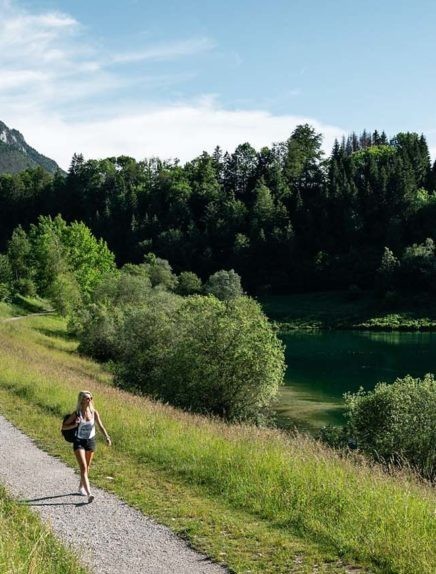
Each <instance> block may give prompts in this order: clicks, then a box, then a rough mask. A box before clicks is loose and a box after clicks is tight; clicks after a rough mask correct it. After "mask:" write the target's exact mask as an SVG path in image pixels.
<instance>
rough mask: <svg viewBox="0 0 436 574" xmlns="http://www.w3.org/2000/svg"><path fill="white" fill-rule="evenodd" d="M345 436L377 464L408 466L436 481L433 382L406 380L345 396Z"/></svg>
mask: <svg viewBox="0 0 436 574" xmlns="http://www.w3.org/2000/svg"><path fill="white" fill-rule="evenodd" d="M345 402H346V415H347V418H348V424H347V427H348V434H349V436H353V437H354V438H355V439H356V440H357V444H358V447H359V449H361V450H362V451H364V452H367V453H369V454H371V455H372V456H374V457H375V458H376V459H378V460H382V461H387V462H394V463H403V462H407V463H408V464H409V465H411V466H412V467H413V468H415V469H416V470H417V471H419V472H420V473H421V474H422V475H423V476H425V477H426V478H430V479H434V478H435V477H436V381H435V379H434V377H433V375H426V376H425V377H424V378H423V379H422V380H421V379H414V378H412V377H410V376H406V377H405V378H403V379H397V380H396V381H395V382H394V383H392V384H386V383H379V384H378V385H377V386H376V387H375V389H374V390H373V391H367V392H366V391H363V390H360V391H358V392H357V393H354V394H351V393H350V394H347V395H345Z"/></svg>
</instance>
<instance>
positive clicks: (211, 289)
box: [204, 269, 243, 301]
mask: <svg viewBox="0 0 436 574" xmlns="http://www.w3.org/2000/svg"><path fill="white" fill-rule="evenodd" d="M204 291H205V293H207V294H209V295H215V297H217V298H218V299H221V301H227V300H229V299H234V298H235V297H240V296H241V295H242V294H243V291H242V285H241V278H240V277H239V275H238V274H237V273H236V271H234V270H233V269H230V271H225V270H224V269H223V270H221V271H217V272H216V273H214V274H213V275H211V276H210V277H209V279H208V280H207V282H206V285H205V286H204Z"/></svg>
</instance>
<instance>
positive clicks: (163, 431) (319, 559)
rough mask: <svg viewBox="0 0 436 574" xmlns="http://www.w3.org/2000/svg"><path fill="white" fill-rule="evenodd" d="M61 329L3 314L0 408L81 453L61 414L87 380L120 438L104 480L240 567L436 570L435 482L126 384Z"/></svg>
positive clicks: (100, 461)
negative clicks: (170, 402) (7, 319)
mask: <svg viewBox="0 0 436 574" xmlns="http://www.w3.org/2000/svg"><path fill="white" fill-rule="evenodd" d="M63 329H64V324H63V322H62V321H61V320H59V319H58V318H55V317H51V318H49V317H36V318H31V319H30V318H29V319H27V320H26V323H23V322H21V323H20V324H18V323H14V324H3V325H2V326H1V329H0V360H1V368H0V394H1V397H0V398H1V401H0V405H1V406H0V410H3V411H4V412H5V413H6V414H7V416H9V418H10V419H11V420H14V421H15V422H16V423H17V424H19V425H20V426H21V427H22V428H24V429H25V430H26V432H28V433H29V434H31V435H32V436H34V437H35V438H37V439H38V440H39V442H40V443H41V444H43V445H45V447H46V448H47V449H49V450H50V451H51V452H54V453H56V454H58V455H61V456H62V457H64V458H65V460H67V461H69V462H70V463H72V456H71V452H70V446H69V445H67V444H66V443H63V442H62V439H61V436H60V433H59V420H60V417H61V416H62V414H63V413H65V412H68V411H71V410H72V408H73V407H74V402H75V396H76V393H77V392H78V391H79V390H81V389H83V388H90V389H92V391H93V393H94V396H95V397H96V400H97V408H98V409H99V410H100V411H101V414H102V416H103V417H104V422H105V424H106V426H107V427H108V429H109V431H110V434H111V436H112V438H113V441H114V447H113V449H112V450H109V449H104V448H101V449H100V450H99V452H98V454H97V457H96V467H95V469H94V475H93V477H94V480H95V481H96V483H98V484H99V485H102V486H105V487H106V488H108V489H112V490H114V491H115V492H117V493H119V494H121V495H122V496H123V497H124V498H125V499H126V501H127V502H129V503H131V504H134V505H135V506H137V507H138V508H140V509H141V510H143V511H144V512H146V513H149V514H151V515H153V516H155V517H156V518H157V519H159V520H160V521H162V522H164V523H166V524H169V525H170V526H172V527H173V529H174V530H176V531H178V532H181V533H182V534H184V535H185V536H187V537H188V538H189V539H190V540H191V542H192V543H193V544H194V545H195V546H196V547H198V548H200V549H202V550H204V551H206V552H207V553H208V554H209V555H211V556H213V557H214V558H215V559H217V560H219V561H223V562H226V563H227V564H229V565H230V566H231V567H232V568H233V569H234V570H235V571H237V572H248V571H250V572H271V573H272V572H274V573H275V572H283V573H285V572H286V573H288V572H313V568H314V566H313V565H314V564H317V565H318V566H317V567H318V570H317V571H318V572H323V571H324V572H346V569H345V566H344V564H360V565H364V566H365V565H369V568H370V570H371V571H373V572H397V573H404V574H406V573H407V574H415V573H416V574H425V573H428V574H430V573H432V572H434V568H435V565H436V554H435V547H434V544H433V542H434V539H435V536H436V525H435V515H434V510H435V496H434V492H433V491H432V490H431V488H429V487H426V486H425V485H423V484H420V483H419V482H418V481H417V480H416V479H415V478H414V477H412V476H411V475H407V474H403V475H397V476H392V477H389V476H387V475H386V474H384V473H383V472H382V471H381V470H380V469H379V468H377V467H370V466H368V465H366V464H364V463H363V462H360V463H359V462H358V461H355V460H344V459H341V458H339V457H338V456H337V455H336V454H334V453H333V452H332V451H330V450H329V449H326V448H324V447H322V446H320V445H319V444H317V443H315V442H314V441H313V440H311V439H308V438H305V437H303V436H301V435H300V436H295V437H290V436H287V435H285V434H284V433H282V432H279V431H276V430H265V429H264V430H262V429H256V428H254V427H249V426H228V425H225V424H223V423H221V422H219V421H213V420H210V419H207V418H205V417H200V416H194V415H190V414H187V413H183V412H180V411H177V410H176V409H173V408H171V407H168V406H164V405H160V404H156V403H153V402H151V401H149V400H147V399H145V398H140V397H135V396H132V395H130V394H128V393H125V392H122V391H119V390H117V389H115V388H113V387H111V386H110V375H109V374H108V373H107V372H105V370H104V369H103V368H102V367H101V366H100V365H97V364H95V363H93V362H92V361H89V360H87V359H84V358H81V357H79V356H77V354H75V352H74V351H75V345H76V343H75V342H74V341H72V340H71V339H68V337H67V336H66V334H65V332H64V331H63ZM62 333H64V334H63V335H62ZM108 476H110V477H111V478H113V480H109V479H108V478H107V477H108Z"/></svg>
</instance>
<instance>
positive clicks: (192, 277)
mask: <svg viewBox="0 0 436 574" xmlns="http://www.w3.org/2000/svg"><path fill="white" fill-rule="evenodd" d="M202 287H203V285H202V283H201V279H200V277H199V276H198V275H196V274H195V273H192V272H191V271H182V273H180V275H179V277H178V280H177V289H176V291H177V293H178V294H179V295H195V294H196V293H200V292H201V289H202Z"/></svg>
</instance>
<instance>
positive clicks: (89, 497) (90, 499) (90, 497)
mask: <svg viewBox="0 0 436 574" xmlns="http://www.w3.org/2000/svg"><path fill="white" fill-rule="evenodd" d="M94 498H95V496H94V495H93V494H90V495H89V496H88V502H89V504H91V502H92V501H93V500H94Z"/></svg>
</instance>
